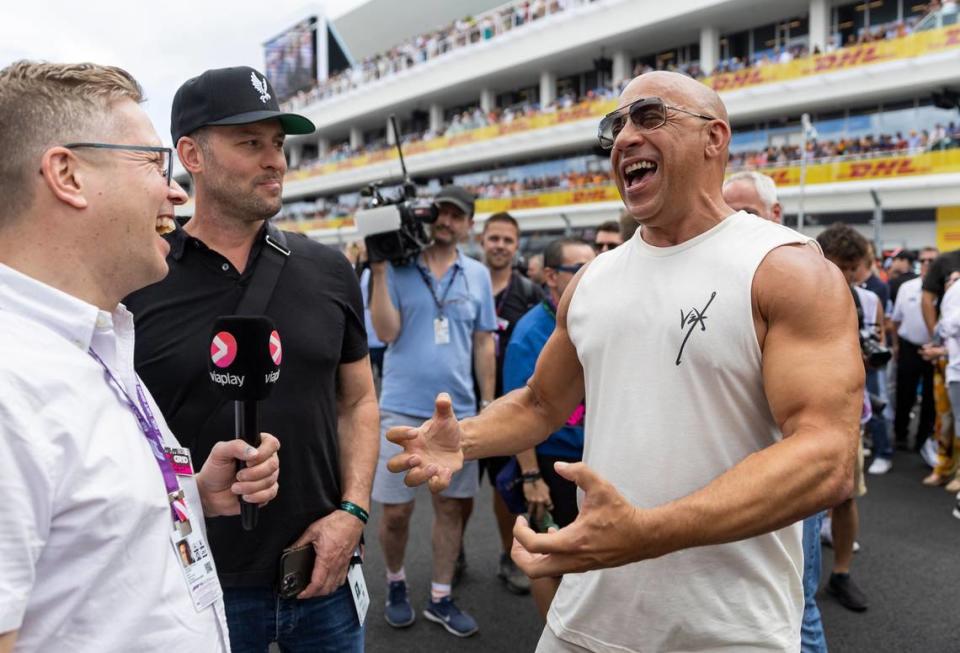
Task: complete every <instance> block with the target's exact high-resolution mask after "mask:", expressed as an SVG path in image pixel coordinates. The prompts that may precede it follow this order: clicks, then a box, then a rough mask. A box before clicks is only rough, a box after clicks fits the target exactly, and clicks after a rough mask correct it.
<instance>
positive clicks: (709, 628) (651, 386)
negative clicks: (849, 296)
mask: <svg viewBox="0 0 960 653" xmlns="http://www.w3.org/2000/svg"><path fill="white" fill-rule="evenodd" d="M808 242H814V241H811V240H810V239H809V238H807V237H805V236H803V235H801V234H799V233H797V232H795V231H793V230H791V229H788V228H786V227H783V226H780V225H777V224H774V223H772V222H768V221H766V220H762V219H760V218H758V217H756V216H753V215H750V214H747V213H744V212H740V213H735V214H733V215H731V216H729V217H728V218H726V219H725V220H723V221H722V222H721V223H720V224H718V225H717V226H715V227H713V228H712V229H710V230H709V231H707V232H705V233H703V234H701V235H699V236H697V237H696V238H693V239H692V240H689V241H687V242H685V243H682V244H680V245H677V246H674V247H653V246H651V245H648V244H647V243H645V242H644V241H643V240H642V238H641V233H640V231H638V232H637V234H636V235H635V237H634V238H633V239H632V240H631V241H629V242H628V243H626V244H624V245H622V246H620V247H618V248H617V249H615V250H612V251H610V252H609V253H606V254H603V255H601V256H599V257H597V259H596V260H595V261H593V263H591V265H590V267H589V269H588V270H587V272H586V273H584V275H583V277H582V279H581V280H580V283H579V285H578V286H577V289H576V293H575V295H574V297H573V300H572V302H571V305H570V310H569V313H568V318H567V323H568V329H569V333H570V338H571V340H572V342H573V344H574V346H575V347H576V350H577V354H578V356H579V359H580V362H581V364H582V365H583V370H584V377H585V383H586V405H587V406H588V410H587V422H586V441H585V447H584V455H583V460H584V462H585V463H586V464H587V465H589V466H590V467H591V468H593V469H594V470H596V471H597V473H599V474H600V475H601V476H603V477H604V478H605V479H607V480H608V481H610V482H611V483H613V484H614V486H616V487H617V489H618V490H619V491H620V492H622V493H623V494H624V495H625V496H626V497H627V499H628V500H629V501H631V502H632V503H633V504H635V505H637V506H640V507H644V508H652V507H655V506H659V505H662V504H664V503H667V502H669V501H672V500H675V499H679V498H681V497H684V496H686V495H688V494H691V493H692V492H695V491H696V490H699V489H700V488H703V487H704V486H706V485H707V484H708V483H710V481H712V480H713V479H715V478H716V477H718V476H720V475H721V474H723V473H724V472H725V471H727V470H729V469H730V468H732V467H733V466H735V465H736V464H737V463H738V462H740V461H741V460H743V459H744V458H746V457H747V456H748V455H750V454H751V453H753V452H756V451H759V450H760V449H763V448H765V447H767V446H769V445H771V444H773V443H775V442H777V441H779V440H780V439H781V437H782V435H781V433H780V430H779V428H778V426H777V424H776V423H775V422H774V420H773V417H772V415H771V413H770V409H769V407H768V404H767V399H766V396H765V394H764V391H763V379H762V375H761V352H760V347H759V344H758V343H757V334H756V328H755V326H754V322H753V309H752V302H751V286H752V283H753V277H754V273H755V272H756V270H757V267H758V266H759V264H760V262H761V261H762V260H763V259H764V257H766V255H767V254H768V253H769V252H770V251H771V250H772V249H774V248H776V247H779V246H782V245H786V244H792V243H795V244H804V243H808ZM814 244H815V243H814ZM802 574H803V549H802V545H801V523H796V524H794V525H792V526H789V527H787V528H783V529H781V530H779V531H776V532H773V533H768V534H766V535H761V536H759V537H754V538H750V539H748V540H744V541H740V542H734V543H730V544H723V545H717V546H708V547H700V548H695V549H688V550H684V551H678V552H676V553H673V554H670V555H667V556H664V557H662V558H659V559H656V560H647V561H644V562H640V563H635V564H631V565H627V566H624V567H619V568H615V569H607V570H601V571H594V572H588V573H585V574H570V575H567V576H565V577H564V579H563V583H562V584H561V586H560V590H559V591H558V593H557V596H556V598H555V599H554V601H553V604H552V606H551V610H550V613H549V616H548V623H549V626H550V627H551V628H552V630H553V631H554V633H555V634H556V635H557V636H558V637H559V638H561V639H564V640H567V641H570V642H573V643H575V644H578V645H580V646H583V647H586V648H587V649H589V650H592V651H617V652H622V651H638V652H639V651H643V652H647V651H650V652H654V651H656V652H658V653H659V652H665V651H671V652H679V651H728V652H733V651H737V652H738V653H743V652H747V651H791V652H795V651H798V650H799V647H800V622H801V616H802V613H803V585H802Z"/></svg>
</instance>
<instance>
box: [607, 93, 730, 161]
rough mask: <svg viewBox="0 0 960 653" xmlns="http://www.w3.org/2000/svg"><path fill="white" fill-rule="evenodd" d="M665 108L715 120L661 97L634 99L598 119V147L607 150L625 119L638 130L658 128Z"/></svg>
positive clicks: (625, 123) (664, 117) (665, 110)
mask: <svg viewBox="0 0 960 653" xmlns="http://www.w3.org/2000/svg"><path fill="white" fill-rule="evenodd" d="M667 109H670V110H672V111H679V112H680V113H685V114H687V115H689V116H693V117H694V118H700V119H701V120H716V118H715V117H713V116H708V115H706V114H703V113H696V112H693V111H688V110H687V109H681V108H680V107H675V106H673V105H671V104H667V103H666V102H664V101H663V99H662V98H658V97H647V98H640V99H638V100H634V101H633V102H631V103H630V104H628V105H626V106H623V107H620V108H619V109H616V110H614V111H611V112H610V113H608V114H607V115H605V116H604V117H603V119H602V120H601V121H600V128H599V129H598V130H597V140H598V141H599V142H600V147H602V148H603V149H605V150H609V149H611V148H612V147H613V142H614V141H615V140H617V135H618V134H619V133H620V132H621V131H623V128H624V127H626V126H627V119H628V118H629V119H630V122H631V123H633V126H634V127H636V128H637V129H639V130H640V131H647V132H649V131H653V130H654V129H659V128H660V127H663V126H664V125H665V124H666V123H667Z"/></svg>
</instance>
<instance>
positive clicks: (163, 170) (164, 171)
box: [63, 143, 173, 186]
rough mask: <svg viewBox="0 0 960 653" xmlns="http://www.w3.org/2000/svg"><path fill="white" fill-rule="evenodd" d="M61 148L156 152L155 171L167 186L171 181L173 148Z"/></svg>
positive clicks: (101, 145)
mask: <svg viewBox="0 0 960 653" xmlns="http://www.w3.org/2000/svg"><path fill="white" fill-rule="evenodd" d="M63 147H65V148H67V149H68V150H76V149H79V148H87V147H89V148H94V149H98V150H130V151H132V152H156V153H157V154H159V155H160V156H159V159H158V160H157V161H156V164H157V169H158V171H159V172H160V174H161V175H163V176H164V177H165V178H166V179H167V186H170V185H171V182H172V180H173V148H169V147H155V146H153V145H116V144H114V143H67V144H66V145H64V146H63Z"/></svg>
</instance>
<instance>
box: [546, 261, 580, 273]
mask: <svg viewBox="0 0 960 653" xmlns="http://www.w3.org/2000/svg"><path fill="white" fill-rule="evenodd" d="M584 265H586V263H576V264H574V265H558V266H556V267H554V268H553V269H554V270H556V271H557V272H569V273H570V274H576V273H577V272H579V271H580V268H582V267H583V266H584Z"/></svg>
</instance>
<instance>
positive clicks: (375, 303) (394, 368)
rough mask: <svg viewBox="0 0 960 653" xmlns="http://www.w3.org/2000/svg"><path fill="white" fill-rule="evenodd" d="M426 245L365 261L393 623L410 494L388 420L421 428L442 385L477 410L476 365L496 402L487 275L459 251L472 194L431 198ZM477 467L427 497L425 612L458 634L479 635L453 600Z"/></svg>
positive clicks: (407, 613) (402, 604)
mask: <svg viewBox="0 0 960 653" xmlns="http://www.w3.org/2000/svg"><path fill="white" fill-rule="evenodd" d="M435 203H436V204H437V207H438V216H437V219H436V221H435V222H434V223H433V224H432V225H431V226H430V232H431V237H432V243H431V244H430V246H428V247H427V248H425V249H424V250H423V251H422V252H421V253H420V254H419V255H418V256H417V257H416V258H415V259H414V261H412V262H411V263H408V264H406V265H399V266H395V265H388V264H387V263H386V262H378V263H372V264H371V269H372V271H373V291H372V293H371V300H370V314H371V317H372V319H373V326H374V329H375V330H376V332H377V336H378V337H379V338H380V340H382V341H383V342H385V343H387V344H388V347H387V353H386V356H385V357H384V362H383V391H382V394H381V396H380V410H381V413H380V414H381V425H382V428H381V451H380V461H379V463H378V466H377V473H376V478H375V479H374V483H373V499H374V500H375V501H378V502H380V503H381V504H383V517H382V519H381V521H380V533H379V538H380V545H381V547H382V548H383V553H384V558H385V561H386V568H387V583H388V586H389V588H388V598H387V605H386V610H385V613H384V617H385V618H386V620H387V623H388V624H390V625H391V626H394V627H396V628H402V627H405V626H409V625H410V624H412V623H413V621H414V619H415V615H414V612H413V608H412V607H411V605H410V601H409V599H408V597H407V586H406V575H405V572H404V568H403V560H404V553H405V550H406V545H407V537H408V533H409V526H410V518H411V516H412V514H413V507H414V495H415V490H414V489H413V488H410V487H407V485H405V484H404V481H403V476H402V475H401V474H394V473H392V472H390V471H388V470H387V467H386V464H387V460H389V459H390V457H391V456H394V455H396V454H397V453H399V452H400V451H401V447H399V446H398V445H395V444H392V443H390V442H387V440H386V439H385V434H386V432H387V430H388V429H390V428H391V427H395V426H419V425H420V424H421V423H422V422H423V421H424V420H426V419H428V418H429V417H430V415H432V414H433V406H434V398H435V397H436V395H437V393H439V392H442V391H448V392H450V394H451V398H452V400H453V406H454V408H455V410H456V411H457V414H458V415H474V414H476V411H477V401H476V399H477V398H476V396H475V394H474V385H473V384H474V381H473V370H474V368H475V369H476V374H477V379H478V381H479V386H480V406H481V408H483V407H485V406H486V404H488V403H490V401H492V400H493V395H494V379H495V372H494V370H495V369H496V367H495V366H496V361H495V354H494V341H493V332H494V331H496V329H497V321H496V310H495V307H494V302H493V289H492V286H491V282H490V274H489V272H488V271H487V269H486V267H484V266H483V264H482V263H479V262H478V261H474V260H473V259H470V258H467V257H465V256H464V255H463V253H462V252H461V251H460V249H459V247H458V243H460V242H461V241H462V240H464V239H465V238H466V237H467V236H468V234H469V233H470V231H471V228H472V226H473V211H474V198H473V196H472V195H471V194H470V193H469V192H468V191H467V190H465V189H464V188H461V187H459V186H447V187H445V188H443V189H442V190H441V191H440V193H439V194H438V195H437V196H436V198H435ZM478 487H479V472H478V470H477V463H476V462H471V463H470V464H468V465H465V466H464V468H463V469H462V470H461V471H460V472H459V473H457V474H455V475H454V476H453V479H452V481H451V483H450V486H449V487H448V488H447V489H446V490H445V491H444V492H442V493H440V494H437V495H433V497H432V501H433V510H434V525H433V578H432V584H431V592H430V594H431V598H430V603H429V605H428V607H427V609H426V610H424V616H425V617H426V618H427V619H430V620H431V621H435V622H437V623H439V624H441V625H443V626H444V628H446V629H447V630H448V631H449V632H451V633H452V634H454V635H457V636H459V637H467V636H469V635H472V634H474V633H475V632H477V630H478V627H477V623H476V621H475V620H474V619H473V617H471V616H470V615H468V614H467V613H465V612H462V611H460V609H459V608H458V607H457V606H456V604H455V603H454V602H453V599H452V597H451V596H450V587H451V583H452V580H453V572H454V565H455V562H456V558H457V555H458V553H459V551H460V542H461V536H462V530H463V520H462V510H463V504H464V503H465V502H467V501H469V500H470V499H472V498H473V496H474V495H475V494H476V493H477V489H478Z"/></svg>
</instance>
